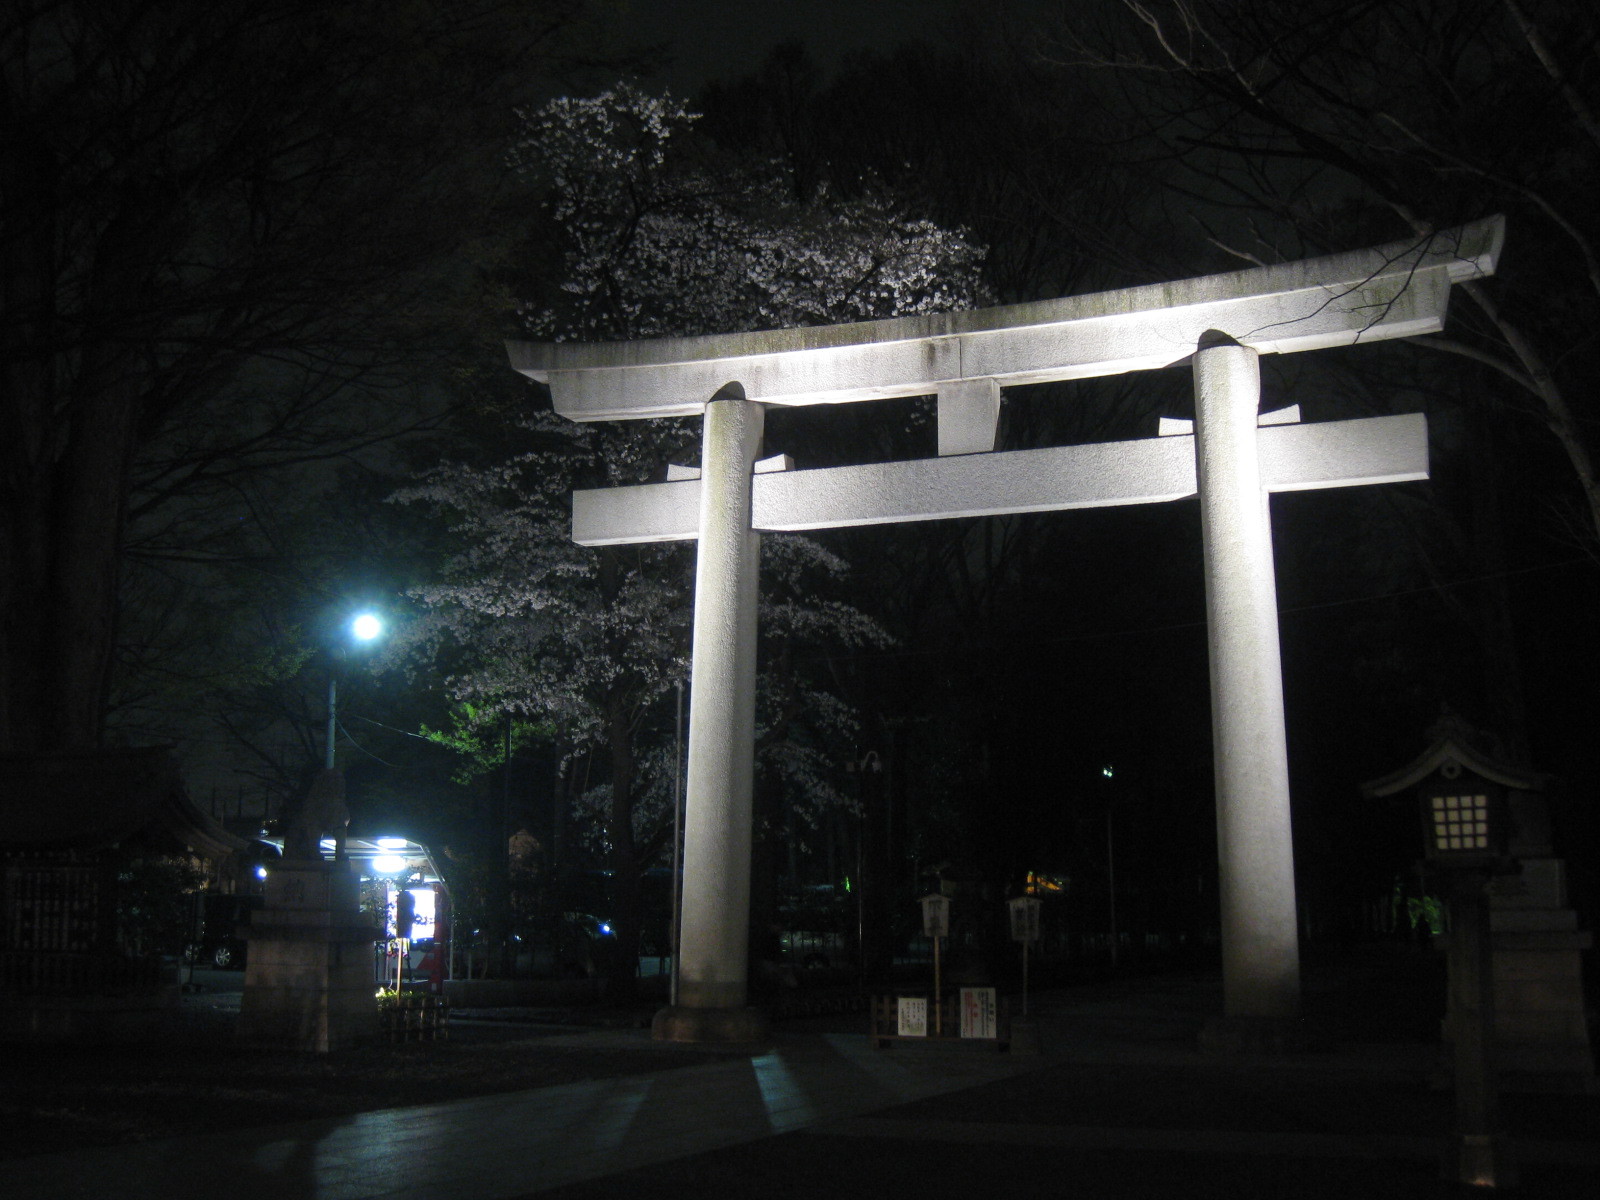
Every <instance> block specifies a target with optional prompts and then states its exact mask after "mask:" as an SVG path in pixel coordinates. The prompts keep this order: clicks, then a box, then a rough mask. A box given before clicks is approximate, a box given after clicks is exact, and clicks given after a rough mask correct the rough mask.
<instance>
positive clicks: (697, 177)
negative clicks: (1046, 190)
mask: <svg viewBox="0 0 1600 1200" xmlns="http://www.w3.org/2000/svg"><path fill="white" fill-rule="evenodd" d="M695 120H696V116H695V114H694V113H693V112H692V111H691V110H690V109H689V108H688V107H687V106H686V105H685V104H683V103H681V102H679V101H677V100H674V99H672V98H671V97H668V96H654V95H650V94H647V93H645V92H642V91H639V90H637V89H635V88H632V87H629V86H619V87H617V88H615V89H613V90H611V91H608V92H605V93H603V94H602V95H599V96H596V97H593V98H589V99H571V98H563V99H558V100H555V101H553V102H551V103H550V104H548V105H546V106H545V107H544V108H542V109H539V110H538V111H535V112H529V113H527V114H525V136H524V137H523V138H522V139H521V140H520V141H519V142H518V144H517V146H516V148H515V150H514V154H513V162H514V163H515V164H516V165H517V167H518V168H519V169H520V170H521V171H522V172H523V173H524V174H525V175H526V176H527V177H528V178H530V179H531V180H533V181H535V182H536V183H538V184H540V185H542V187H543V188H544V189H545V195H546V197H547V199H546V202H545V210H544V218H545V223H544V227H543V229H542V230H541V231H540V232H541V235H542V240H540V241H538V242H537V244H538V245H540V246H541V247H542V248H543V253H544V256H545V260H546V265H547V271H546V275H547V277H550V278H555V279H557V280H558V281H559V286H556V287H549V286H546V287H545V288H544V289H543V290H542V291H539V292H537V293H536V294H535V295H534V296H532V297H531V298H530V299H529V300H528V301H527V302H526V303H525V304H524V305H523V306H522V316H523V319H524V321H525V324H526V328H527V329H528V331H529V332H530V333H531V334H532V336H535V337H545V338H551V339H566V338H584V339H589V340H601V339H621V338H632V337H648V336H662V335H685V334H696V333H709V332H730V331H737V330H746V329H755V328H764V327H772V326H776V325H804V324H824V323H833V322H840V321H851V320H861V319H867V318H872V317H882V316H891V315H898V314H903V313H914V312H928V311H935V310H938V309H942V308H951V307H959V306H970V305H972V304H975V303H979V302H981V294H982V291H981V283H980V281H979V274H978V269H979V266H980V264H981V261H982V252H981V250H980V249H979V248H978V247H976V246H974V245H972V244H971V243H970V242H969V241H968V240H967V238H966V237H965V235H964V234H963V233H962V232H961V231H959V230H947V229H942V228H940V227H938V226H936V225H934V224H933V223H931V222H929V221H927V220H925V219H921V218H918V217H916V216H915V215H913V214H910V213H907V212H906V211H904V210H903V208H902V207H901V206H900V205H899V204H897V203H896V202H895V200H894V198H893V197H892V196H889V195H887V194H885V193H883V192H881V191H878V190H874V189H867V190H865V191H863V192H861V193H860V194H857V195H854V196H852V197H850V198H843V197H841V196H838V195H836V194H834V193H832V192H830V191H828V190H826V189H822V190H819V191H817V192H816V193H815V194H813V195H811V196H808V197H801V196H799V195H797V193H796V189H795V187H794V182H793V178H792V175H791V173H790V172H789V170H788V169H787V168H786V167H785V165H784V164H783V163H782V162H778V161H767V160H757V161H751V160H748V159H744V160H741V159H737V158H734V157H731V156H727V155H723V154H720V153H719V151H718V149H717V147H715V146H714V145H711V144H709V143H708V142H706V141H705V140H703V139H697V138H696V136H695V132H694V124H695ZM529 401H530V403H529V408H528V411H527V412H525V413H523V414H521V415H520V416H518V417H517V418H516V419H515V420H514V421H513V422H512V428H511V429H510V430H509V431H507V432H506V433H505V435H504V436H505V437H506V438H508V439H516V440H517V442H518V443H519V445H518V448H517V449H516V450H515V451H514V452H513V453H511V454H509V455H506V456H504V457H499V458H493V457H491V458H490V460H488V461H474V462H454V463H447V464H445V465H443V466H441V467H439V468H438V469H437V470H435V471H433V472H432V473H431V474H430V475H429V476H428V478H426V479H425V480H424V481H422V482H421V483H419V484H418V485H416V486H414V487H410V488H407V489H404V490H403V491H401V492H400V493H398V494H397V496H396V499H397V500H399V501H402V502H408V503H421V504H426V505H429V506H431V507H432V509H433V510H434V511H435V512H437V514H438V515H439V517H440V519H442V520H445V521H448V522H449V523H450V525H451V528H452V529H453V531H454V532H455V534H456V535H457V536H458V537H459V538H460V540H461V549H460V550H459V551H457V552H456V553H455V554H454V555H452V556H451V557H450V558H449V559H448V561H446V562H445V563H444V564H443V568H442V570H441V572H440V575H439V578H438V580H437V581H436V582H434V583H432V584H429V585H428V586H425V587H423V588H420V589H418V590H417V592H416V593H415V596H416V598H417V600H418V601H419V602H420V603H421V606H422V608H423V613H422V615H421V618H420V620H419V621H418V622H417V623H416V625H415V627H414V629H413V632H412V637H411V647H410V652H411V653H413V654H417V655H420V656H421V657H422V658H423V659H425V660H430V661H432V662H433V663H435V664H439V665H440V666H441V667H442V668H443V670H444V674H445V681H444V686H445V688H446V690H447V692H448V693H449V695H450V696H451V697H452V698H453V699H455V700H457V701H461V702H470V703H471V704H472V705H473V706H474V711H476V712H478V713H480V714H485V715H491V714H496V713H502V712H514V713H518V714H522V715H526V716H537V717H538V718H539V719H540V720H542V721H547V722H549V723H550V725H551V726H552V727H553V728H554V729H555V730H556V736H557V737H558V739H559V740H560V742H561V744H562V747H563V749H564V751H565V757H566V760H567V761H568V762H574V761H577V760H578V759H579V758H580V757H583V758H584V760H585V761H586V763H588V764H589V766H590V768H591V770H590V778H591V779H592V780H593V781H594V786H592V787H590V788H588V789H584V790H583V794H582V796H581V797H580V800H579V805H578V807H579V811H580V812H588V813H589V814H592V816H593V817H594V820H593V822H592V824H591V828H592V829H593V830H594V832H595V833H596V834H597V835H598V836H597V837H596V839H595V840H596V841H597V842H600V843H603V848H604V851H605V854H606V861H607V864H608V867H609V869H610V871H611V874H612V882H613V886H614V888H615V896H614V897H613V899H614V902H615V904H616V911H615V913H614V914H612V915H613V917H614V925H615V926H616V929H617V934H618V951H619V952H618V954H617V956H616V960H617V964H618V966H619V969H620V974H622V975H625V976H631V975H632V973H633V965H634V962H635V961H636V955H637V947H638V941H639V928H640V915H641V914H640V904H639V888H638V880H639V876H640V872H641V870H642V869H643V868H644V867H646V866H648V865H649V864H650V863H651V862H652V861H653V860H654V859H656V857H657V856H658V855H659V853H660V851H661V849H662V847H663V845H664V842H665V839H666V837H667V831H668V829H669V828H670V812H669V810H668V808H667V805H666V803H665V802H666V799H667V797H669V796H670V795H671V790H672V789H671V780H672V771H673V769H674V768H673V765H672V758H671V756H670V754H668V753H665V752H664V751H665V750H666V748H667V747H669V746H670V744H671V735H670V732H668V729H667V728H663V725H664V724H665V723H664V721H663V718H664V717H666V716H667V715H668V714H667V711H666V710H667V707H668V706H667V705H666V703H665V697H666V696H667V693H668V692H670V691H671V690H672V689H673V688H674V687H675V686H676V685H677V684H678V682H679V681H681V680H683V679H684V678H685V675H686V673H687V649H688V628H689V615H690V591H691V578H692V554H691V548H690V547H688V546H683V545H672V544H667V545H654V546H637V547H605V548H600V549H597V550H595V549H585V548H583V547H579V546H576V545H574V544H573V543H572V542H571V539H570V529H569V518H570V505H569V500H568V497H569V495H570V493H571V492H572V490H573V489H574V488H579V487H596V486H614V485H618V484H625V483H638V482H644V481H646V480H650V479H654V478H660V473H661V471H662V470H663V468H664V466H665V464H666V463H667V461H668V460H669V459H676V460H678V461H683V460H685V459H690V460H692V458H693V457H694V456H695V454H696V442H697V440H698V439H697V432H696V430H695V429H694V428H693V425H692V424H691V423H688V422H681V421H659V422H648V423H646V422H637V423H627V424H603V423H602V424H587V425H575V424H572V423H569V422H567V421H565V420H563V419H561V418H559V417H557V416H555V415H554V414H553V413H552V412H551V411H550V410H549V408H548V402H547V400H541V399H540V398H539V397H538V395H537V394H534V395H530V396H529ZM843 574H844V565H843V563H842V562H841V561H840V560H839V559H838V558H837V557H835V556H833V555H831V554H829V553H827V552H826V551H825V550H824V549H822V548H821V547H820V546H818V545H816V544H815V543H813V542H810V541H807V540H805V539H801V538H788V537H785V538H779V537H769V538H767V539H764V551H763V596H762V609H763V612H762V629H763V637H764V639H765V642H766V653H765V655H764V657H765V659H766V669H765V671H764V675H763V681H762V687H761V695H762V701H763V703H762V708H761V715H760V718H759V720H760V730H759V741H760V751H759V758H760V763H761V766H762V767H763V768H764V775H766V776H768V777H769V778H770V782H769V783H767V784H765V785H764V786H770V787H775V788H778V789H780V790H782V791H783V792H784V794H785V798H786V799H787V800H788V801H789V802H791V803H800V804H802V805H803V806H805V807H807V808H808V810H810V811H814V810H815V809H816V808H818V807H825V806H827V805H829V804H839V803H842V802H843V800H842V798H841V797H840V796H839V795H838V794H837V793H836V792H835V791H834V788H833V784H832V783H831V782H830V774H831V772H829V771H828V770H827V769H825V766H824V763H825V762H829V761H832V756H831V754H829V753H828V751H827V749H826V747H827V744H828V743H829V741H830V740H832V739H836V738H839V737H843V736H846V735H848V733H849V731H850V729H851V728H852V725H853V714H852V712H851V711H850V709H849V707H848V705H845V704H844V703H842V702H841V701H839V700H838V699H837V698H836V697H834V696H833V695H831V694H830V693H829V691H828V689H826V688H825V687H823V686H821V685H820V684H819V683H818V681H817V680H816V679H815V678H813V677H812V676H811V675H810V674H808V673H807V672H806V671H805V670H804V669H802V667H801V665H800V663H799V659H800V658H802V657H803V655H798V656H797V654H796V653H795V650H796V648H798V647H805V646H813V647H815V646H827V647H833V648H835V649H844V648H848V647H852V646H861V645H866V644H874V643H881V642H882V641H883V640H884V635H883V633H882V632H881V630H880V629H879V628H878V627H877V626H876V625H875V624H874V623H873V622H872V621H870V620H869V619H867V618H866V617H865V616H863V615H862V614H861V613H860V612H858V611H857V610H856V609H854V608H852V607H851V606H850V605H848V604H847V603H845V602H844V600H843V599H841V598H840V596H839V595H838V594H837V584H838V581H839V580H840V579H841V577H842V576H843ZM596 768H598V769H596Z"/></svg>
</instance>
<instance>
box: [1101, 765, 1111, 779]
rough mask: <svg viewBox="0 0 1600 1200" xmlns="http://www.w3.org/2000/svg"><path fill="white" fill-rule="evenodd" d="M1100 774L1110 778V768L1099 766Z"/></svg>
mask: <svg viewBox="0 0 1600 1200" xmlns="http://www.w3.org/2000/svg"><path fill="white" fill-rule="evenodd" d="M1100 774H1102V775H1104V776H1105V777H1106V778H1107V779H1110V778H1111V777H1112V772H1111V768H1110V767H1101V768H1100Z"/></svg>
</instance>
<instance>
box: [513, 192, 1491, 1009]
mask: <svg viewBox="0 0 1600 1200" xmlns="http://www.w3.org/2000/svg"><path fill="white" fill-rule="evenodd" d="M1503 236H1504V223H1503V220H1502V219H1501V218H1499V217H1494V218H1489V219H1486V220H1484V221H1480V222H1476V223H1474V224H1472V225H1468V226H1463V227H1460V228H1457V229H1452V230H1449V231H1446V232H1443V233H1438V234H1435V235H1433V236H1431V237H1427V238H1422V239H1418V240H1417V241H1415V242H1407V243H1396V244H1392V245H1387V246H1380V247H1375V248H1371V249H1367V250H1359V251H1354V252H1351V253H1348V254H1339V255H1333V256H1330V257H1326V258H1318V259H1309V260H1305V261H1301V262H1292V263H1284V264H1282V265H1278V266H1271V267H1261V268H1256V269H1252V270H1246V271H1237V272H1233V273H1230V274H1225V275H1211V276H1206V277H1203V278H1199V279H1189V280H1182V281H1178V282H1173V283H1165V284H1157V285H1153V286H1147V287H1137V288H1128V289H1125V290H1122V291H1115V292H1103V293H1098V294H1095V295H1088V296H1075V297H1069V298H1066V299H1060V300H1046V301H1039V302H1035V303H1029V304H1015V305H1008V306H1004V307H998V308H988V309H979V310H975V311H970V312H957V313H943V314H936V315H928V316H916V317H902V318H897V319H893V320H885V321H867V322H860V323H857V324H851V325H835V326H827V327H821V328H798V329H782V330H773V331H768V332H759V333H743V334H728V335H716V336H710V337H693V338H665V339H657V340H651V341H640V342H621V343H610V344H603V345H584V344H576V343H559V344H542V343H526V342H512V343H510V344H509V347H508V348H509V351H510V354H511V361H512V365H513V366H514V367H515V368H516V369H517V370H518V371H521V372H522V373H523V374H525V375H528V376H529V377H531V378H533V379H536V380H538V381H540V382H542V383H545V384H547V385H548V386H549V388H550V391H551V395H552V397H553V402H554V405H555V410H556V411H557V412H558V413H560V414H562V415H563V416H565V417H568V418H570V419H572V420H575V421H600V420H632V419H643V418H650V417H668V416H688V415H693V414H703V415H704V431H703V449H702V458H701V467H700V469H699V470H698V471H689V470H684V469H682V468H674V469H672V470H671V471H669V474H668V480H667V481H666V482H664V483H655V484H646V485H642V486H637V487H620V488H610V489H605V490H596V491H579V492H576V493H574V495H573V537H574V539H575V540H576V541H578V542H579V543H581V544H584V545H593V546H599V545H610V544H619V543H638V542H649V541H665V540H673V539H688V538H696V539H698V542H699V545H698V551H697V567H696V580H695V609H694V646H693V654H692V660H691V670H692V678H693V690H692V693H691V703H690V714H689V763H688V798H687V814H686V825H685V852H684V882H683V902H682V909H681V912H682V937H681V946H680V962H679V994H678V1004H677V1006H676V1007H673V1008H668V1009H665V1010H663V1011H662V1012H661V1013H660V1014H658V1016H657V1018H656V1023H655V1032H656V1036H657V1037H658V1038H664V1039H671V1040H683V1041H698V1040H749V1039H752V1038H754V1037H756V1036H758V1035H759V1033H760V1031H761V1029H762V1018H761V1016H760V1014H758V1013H757V1012H755V1011H754V1010H752V1009H748V1008H746V1007H745V1005H746V999H747V996H746V970H747V962H746V955H747V949H746V937H747V924H748V912H747V909H748V905H749V892H750V840H751V777H752V772H753V755H754V727H755V681H756V592H757V560H758V556H759V547H760V535H761V533H763V532H767V531H780V530H781V531H790V530H807V529H829V528H836V527H840V526H847V525H871V524H882V523H888V522H894V521H920V520H931V519H937V518H943V517H970V516H982V515H988V514H999V513H1019V512H1042V511H1053V510H1058V509H1070V508H1093V507H1101V506H1107V505H1118V504H1148V503H1155V502H1159V501H1166V500H1179V499H1184V498H1186V497H1190V496H1194V495H1196V494H1198V496H1199V498H1200V510H1201V529H1202V538H1203V543H1204V562H1205V576H1206V625H1207V631H1208V640H1209V645H1210V663H1211V711H1212V733H1213V741H1214V746H1215V754H1216V793H1217V794H1216V805H1217V831H1218V855H1219V859H1220V878H1221V895H1222V945H1223V981H1224V1013H1223V1018H1222V1024H1223V1026H1225V1027H1227V1028H1230V1029H1231V1030H1232V1033H1225V1034H1224V1036H1226V1037H1229V1038H1230V1039H1232V1038H1234V1037H1238V1036H1244V1037H1252V1035H1251V1034H1250V1032H1249V1031H1250V1030H1251V1029H1259V1030H1262V1031H1264V1032H1263V1033H1262V1034H1261V1036H1265V1037H1267V1038H1269V1039H1274V1040H1275V1039H1276V1037H1277V1036H1281V1033H1282V1031H1283V1029H1284V1027H1285V1025H1286V1024H1287V1025H1291V1026H1292V1024H1293V1023H1294V1022H1295V1021H1297V1019H1298V1016H1299V1011H1300V968H1299V946H1298V936H1297V927H1296V915H1295V893H1294V861H1293V846H1292V841H1291V831H1290V819H1289V781H1288V757H1287V752H1286V749H1285V741H1284V717H1283V682H1282V672H1281V668H1280V664H1279V649H1278V613H1277V596H1276V590H1275V582H1274V574H1273V557H1272V531H1271V525H1270V517H1269V513H1268V504H1267V497H1268V495H1269V494H1270V493H1271V492H1275V491H1294V490H1301V489H1309V488H1324V487H1349V486H1354V485H1360V484H1369V483H1392V482H1401V481H1406V480H1416V479H1424V478H1426V477H1427V473H1428V453H1427V425H1426V421H1425V418H1424V417H1423V416H1422V415H1420V414H1408V415H1402V416H1392V417H1377V418H1369V419H1363V420H1349V421H1330V422H1321V423H1317V424H1300V423H1299V412H1298V406H1295V407H1291V408H1289V409H1284V410H1280V411H1278V412H1275V413H1268V414H1265V415H1263V414H1261V413H1259V411H1258V407H1259V401H1260V376H1259V368H1258V361H1257V360H1258V357H1259V356H1260V355H1262V354H1290V353H1296V352H1299V351H1303V350H1320V349H1324V348H1326V347H1330V346H1345V345H1351V344H1354V343H1356V342H1366V341H1375V340H1378V339H1381V338H1396V337H1412V336H1416V335H1419V334H1427V333H1433V332H1437V331H1438V330H1440V329H1441V328H1442V327H1443V325H1444V316H1445V310H1446V306H1447V303H1448V300H1449V292H1450V286H1451V284H1452V283H1456V282H1461V281H1464V280H1470V279H1477V278H1481V277H1483V276H1486V275H1490V274H1492V273H1493V271H1494V268H1495V261H1496V259H1497V257H1498V254H1499V251H1500V245H1501V242H1502V239H1503ZM1185 360H1188V361H1189V362H1190V363H1191V365H1192V370H1193V375H1194V388H1195V420H1194V422H1193V423H1192V425H1191V423H1190V422H1187V421H1172V420H1168V419H1165V418H1164V419H1163V420H1162V422H1161V428H1160V430H1159V436H1157V437H1154V438H1141V439H1138V440H1134V441H1125V442H1111V443H1103V444H1096V445H1085V446H1059V447H1049V448H1044V449H1034V450H1016V451H1009V452H998V451H996V450H995V443H996V429H997V421H998V417H999V411H1000V399H1001V389H1002V388H1004V387H1007V386H1014V385H1021V384H1030V383H1041V382H1045V381H1049V380H1060V379H1082V378H1089V377H1093V376H1100V375H1112V374H1118V373H1122V372H1127V371H1143V370H1153V369H1157V368H1162V367H1168V366H1173V365H1177V364H1180V363H1182V362H1184V361H1185ZM929 394H933V395H936V396H937V398H938V446H939V457H937V458H933V459H921V460H916V461H910V462H887V463H872V464H867V465H864V466H850V467H835V468H828V469H821V470H794V469H793V464H792V463H791V462H790V460H789V459H788V458H786V457H780V458H774V459H765V460H763V459H762V458H761V439H762V420H763V413H764V411H765V410H764V406H765V405H774V404H781V405H804V404H838V403H851V402H857V401H870V400H878V399H885V398H889V397H896V396H924V395H929ZM1274 1031H1276V1032H1274ZM1252 1040H1254V1038H1252Z"/></svg>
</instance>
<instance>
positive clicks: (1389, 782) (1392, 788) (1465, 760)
mask: <svg viewBox="0 0 1600 1200" xmlns="http://www.w3.org/2000/svg"><path fill="white" fill-rule="evenodd" d="M1428 737H1429V739H1430V745H1429V746H1428V748H1427V749H1426V750H1424V751H1423V752H1422V754H1421V755H1419V756H1418V757H1417V758H1415V759H1413V760H1412V761H1411V762H1409V763H1407V764H1406V765H1405V766H1403V767H1401V768H1400V769H1399V770H1398V771H1393V772H1391V773H1390V774H1388V775H1383V776H1380V777H1379V778H1377V779H1369V780H1368V781H1367V782H1366V783H1363V784H1362V785H1361V794H1362V795H1363V796H1369V797H1372V798H1374V799H1377V798H1381V797H1384V796H1392V795H1394V794H1395V793H1396V792H1403V791H1406V790H1407V789H1409V788H1414V787H1416V786H1417V785H1418V784H1419V783H1421V782H1422V781H1423V780H1424V779H1426V778H1428V776H1430V775H1432V774H1433V773H1434V772H1436V771H1439V770H1440V769H1442V768H1443V767H1445V766H1446V765H1447V764H1451V763H1454V764H1455V765H1456V766H1459V767H1462V768H1465V769H1466V770H1468V771H1471V772H1473V774H1475V775H1478V776H1481V777H1482V778H1484V779H1487V780H1489V781H1490V782H1491V783H1498V784H1499V785H1500V786H1501V787H1504V788H1508V789H1510V790H1512V791H1527V792H1537V791H1543V790H1544V787H1545V783H1546V779H1547V777H1546V776H1545V775H1543V774H1540V773H1539V772H1537V771H1530V770H1527V769H1525V768H1522V767H1514V766H1511V765H1510V764H1508V763H1505V762H1502V761H1500V760H1499V759H1498V758H1497V757H1495V756H1494V755H1493V754H1491V753H1489V752H1488V751H1486V750H1484V749H1483V748H1482V746H1481V743H1482V741H1483V740H1484V735H1483V734H1482V733H1481V732H1480V731H1479V730H1476V729H1474V728H1473V727H1472V726H1471V725H1469V724H1467V722H1466V721H1464V720H1463V719H1462V718H1461V717H1460V716H1458V715H1457V714H1456V713H1454V712H1451V711H1450V710H1449V709H1448V708H1446V709H1445V710H1444V711H1443V712H1442V713H1441V714H1440V716H1439V719H1438V720H1437V721H1435V722H1434V723H1433V725H1432V726H1431V727H1430V728H1429V730H1428Z"/></svg>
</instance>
